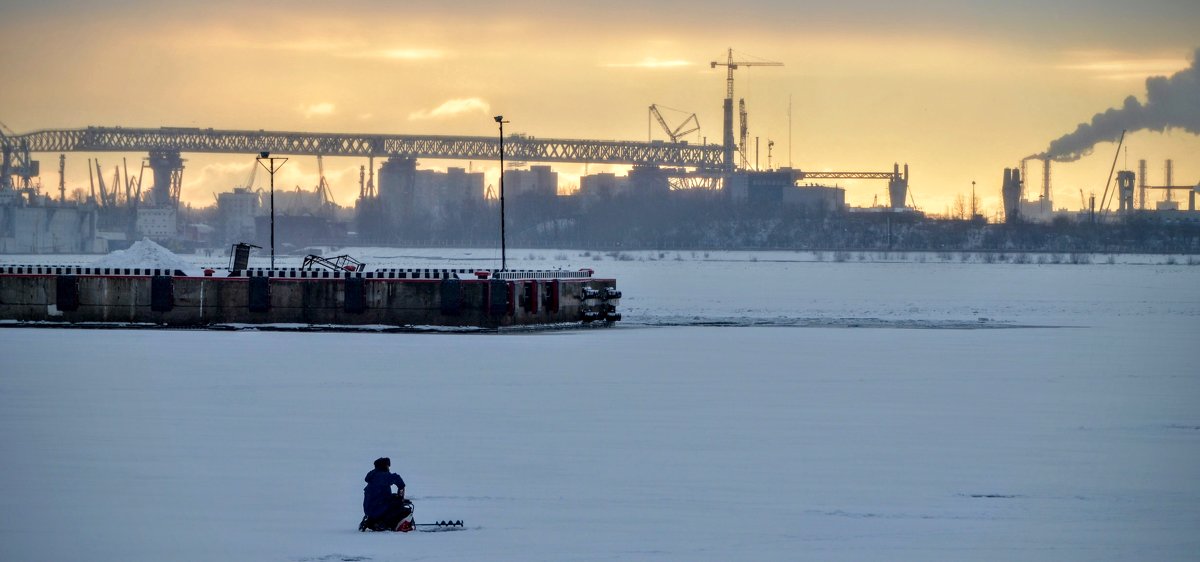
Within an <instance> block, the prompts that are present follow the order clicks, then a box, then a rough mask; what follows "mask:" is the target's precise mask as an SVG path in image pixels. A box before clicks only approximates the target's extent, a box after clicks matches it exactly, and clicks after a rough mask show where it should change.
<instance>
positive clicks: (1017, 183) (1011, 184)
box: [1000, 168, 1021, 223]
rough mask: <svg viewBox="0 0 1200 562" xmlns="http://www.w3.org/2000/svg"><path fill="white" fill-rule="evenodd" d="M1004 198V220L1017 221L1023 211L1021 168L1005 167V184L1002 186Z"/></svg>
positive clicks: (1001, 191) (1001, 193) (1001, 192)
mask: <svg viewBox="0 0 1200 562" xmlns="http://www.w3.org/2000/svg"><path fill="white" fill-rule="evenodd" d="M1000 195H1001V196H1002V198H1003V199H1004V222H1007V223H1014V222H1017V220H1018V216H1019V215H1020V211H1021V170H1019V169H1017V168H1005V169H1004V184H1003V185H1002V186H1001V188H1000Z"/></svg>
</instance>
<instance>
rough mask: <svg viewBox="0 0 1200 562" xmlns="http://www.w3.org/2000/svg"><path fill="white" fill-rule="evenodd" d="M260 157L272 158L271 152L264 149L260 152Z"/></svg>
mask: <svg viewBox="0 0 1200 562" xmlns="http://www.w3.org/2000/svg"><path fill="white" fill-rule="evenodd" d="M258 157H259V158H270V157H271V153H270V152H267V151H265V150H264V151H262V152H259V153H258Z"/></svg>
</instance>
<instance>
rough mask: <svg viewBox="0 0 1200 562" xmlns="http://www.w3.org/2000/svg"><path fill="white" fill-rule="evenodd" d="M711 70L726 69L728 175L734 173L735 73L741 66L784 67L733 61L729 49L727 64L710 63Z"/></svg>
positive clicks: (725, 116) (780, 64) (723, 141)
mask: <svg viewBox="0 0 1200 562" xmlns="http://www.w3.org/2000/svg"><path fill="white" fill-rule="evenodd" d="M710 65H711V66H710V68H716V67H718V66H724V67H725V68H726V77H725V105H724V107H723V108H722V109H723V112H722V113H723V114H724V123H723V125H724V133H725V134H724V137H723V139H722V143H723V146H724V148H725V152H724V159H723V161H722V167H723V168H724V170H725V173H726V174H729V173H732V172H733V167H734V162H733V152H734V143H733V71H734V70H737V69H738V67H741V66H783V63H781V62H770V61H735V60H733V49H729V52H728V55H727V56H726V59H725V62H720V61H713V62H711V63H710Z"/></svg>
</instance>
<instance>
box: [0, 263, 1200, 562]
mask: <svg viewBox="0 0 1200 562" xmlns="http://www.w3.org/2000/svg"><path fill="white" fill-rule="evenodd" d="M373 251H374V252H376V253H377V254H379V255H377V256H374V257H373V258H372V259H373V261H374V263H373V264H372V266H375V265H376V264H380V263H386V262H387V259H392V260H394V262H396V263H397V264H398V265H397V266H407V264H399V262H400V261H401V259H404V260H411V259H413V252H408V251H396V250H391V252H396V253H397V254H399V253H405V257H403V258H400V257H392V258H387V257H386V252H388V250H382V249H379V250H373ZM414 252H415V251H414ZM447 252H449V251H447V250H440V251H425V252H422V253H420V255H421V256H429V257H430V258H431V259H432V258H434V257H447V258H453V259H455V260H460V261H463V262H470V261H472V260H474V259H476V257H475V256H472V255H466V252H458V253H455V254H452V255H451V254H447ZM364 253H365V252H364ZM439 253H441V255H440V256H439V255H438V254H439ZM563 254H567V255H566V259H565V260H561V261H562V262H563V263H562V265H563V267H568V266H569V267H582V266H589V267H594V268H595V269H596V270H597V274H598V275H605V276H608V275H612V276H615V277H617V279H618V283H619V286H620V288H621V290H622V291H623V292H624V295H625V298H623V299H622V304H621V309H622V312H623V313H624V314H625V318H626V320H627V321H626V322H623V323H620V324H618V325H617V326H616V327H613V328H609V329H576V330H552V331H545V332H514V333H500V334H491V333H454V334H442V333H429V334H409V333H307V332H267V331H255V330H243V331H192V330H188V331H185V330H177V331H157V330H71V329H41V328H3V329H0V357H2V358H3V359H0V361H2V362H0V365H2V366H3V367H2V369H0V370H2V371H3V374H2V375H0V450H2V452H3V460H0V514H2V515H0V517H2V519H0V559H2V560H81V561H108V560H164V559H170V560H228V559H237V560H279V561H301V560H372V561H388V560H417V559H423V560H501V561H504V560H522V561H525V560H571V559H579V560H689V561H691V560H1056V561H1057V560H1186V559H1194V558H1195V556H1196V553H1197V552H1200V533H1197V530H1198V529H1200V481H1198V480H1197V478H1196V475H1197V474H1200V374H1198V373H1200V369H1197V368H1196V349H1197V348H1196V343H1195V341H1196V336H1197V334H1200V291H1197V287H1200V267H1191V266H1187V265H1163V264H1161V263H1159V262H1153V261H1152V260H1153V259H1155V258H1154V257H1147V258H1146V260H1145V262H1149V263H1143V262H1140V261H1139V259H1138V258H1132V259H1128V260H1124V261H1122V262H1121V263H1116V264H1106V263H1096V264H1091V265H1066V264H1062V265H1037V264H1022V265H1016V264H985V263H961V262H957V261H954V262H950V263H913V262H912V261H911V260H908V261H902V262H897V263H883V262H861V263H860V262H847V263H834V262H830V261H824V262H813V261H793V260H787V259H780V260H771V259H768V258H769V257H770V255H769V254H766V253H764V254H754V255H751V254H746V253H721V254H718V253H715V252H714V253H712V254H711V255H710V256H708V257H703V256H698V257H696V258H695V259H692V258H691V257H690V256H688V255H686V254H685V255H684V257H683V259H680V260H674V259H663V260H640V259H634V260H628V261H625V260H612V259H606V260H604V261H600V262H599V263H594V262H593V260H591V258H590V257H581V256H580V255H579V254H578V253H577V252H521V253H520V254H519V256H520V257H519V258H517V259H516V260H514V261H516V264H515V265H516V266H517V267H521V266H523V265H530V266H539V267H544V266H547V265H550V266H555V265H557V264H556V263H555V261H557V260H556V256H558V255H563ZM490 257H491V256H490V254H488V256H487V258H488V259H490ZM511 259H512V258H510V260H511ZM364 261H368V260H364ZM796 326H804V327H803V328H799V327H796ZM864 326H865V327H864ZM968 327H969V328H983V329H963V328H968ZM997 328H998V329H997ZM384 455H386V456H390V457H391V458H392V459H393V468H394V469H395V470H396V471H397V472H399V473H401V474H402V475H403V476H404V477H405V479H406V480H407V481H408V482H409V489H408V492H409V496H410V497H412V498H413V500H414V502H415V503H416V506H417V512H416V516H417V520H418V521H425V522H430V521H434V520H437V519H451V518H452V519H462V520H464V522H465V523H466V525H467V527H468V530H466V531H464V532H456V533H430V534H424V533H420V534H418V533H412V534H407V535H401V534H390V533H376V534H370V533H368V534H361V533H358V532H357V531H356V525H357V523H358V520H359V518H360V517H361V493H362V485H363V484H362V477H363V475H364V474H365V473H366V472H367V471H368V470H369V469H370V468H371V461H372V460H373V459H374V458H376V457H378V456H384Z"/></svg>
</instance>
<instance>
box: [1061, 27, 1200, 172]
mask: <svg viewBox="0 0 1200 562" xmlns="http://www.w3.org/2000/svg"><path fill="white" fill-rule="evenodd" d="M1197 61H1200V49H1197V50H1196V52H1195V53H1193V54H1192V66H1190V67H1188V68H1186V69H1184V70H1181V71H1179V72H1176V73H1175V74H1174V75H1172V76H1171V77H1170V78H1168V77H1166V76H1153V77H1150V78H1147V79H1146V102H1145V103H1144V104H1143V103H1141V102H1139V101H1138V99H1137V98H1136V97H1134V96H1129V97H1127V98H1125V102H1124V103H1123V104H1122V105H1121V107H1119V108H1112V109H1109V110H1107V111H1105V112H1103V113H1097V114H1096V115H1095V116H1093V117H1092V120H1091V122H1089V123H1080V124H1079V126H1078V127H1077V128H1076V129H1075V132H1073V133H1070V134H1067V135H1063V136H1062V137H1060V138H1058V139H1056V140H1054V141H1052V142H1051V143H1050V146H1049V148H1047V149H1046V153H1045V156H1046V157H1048V158H1051V159H1053V160H1057V161H1059V162H1071V161H1074V160H1078V159H1080V158H1082V157H1084V156H1086V155H1088V154H1089V153H1091V151H1092V148H1093V147H1095V146H1096V144H1098V143H1101V142H1115V141H1116V140H1117V138H1119V137H1120V136H1121V132H1122V131H1124V130H1129V131H1130V132H1133V131H1140V130H1143V129H1149V130H1151V131H1159V132H1162V131H1165V130H1167V129H1172V128H1178V129H1183V130H1184V131H1187V132H1189V133H1193V134H1200V69H1197Z"/></svg>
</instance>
